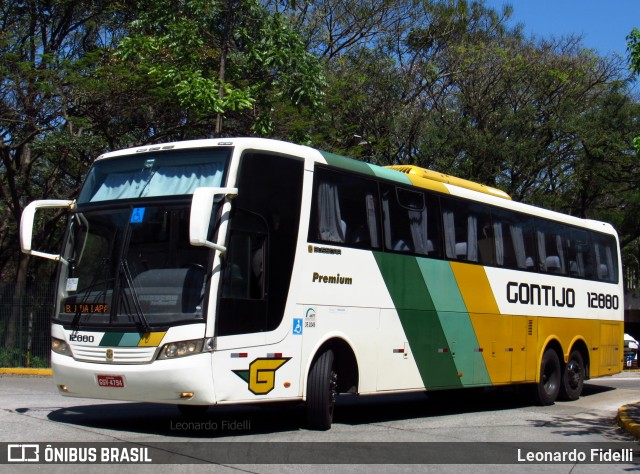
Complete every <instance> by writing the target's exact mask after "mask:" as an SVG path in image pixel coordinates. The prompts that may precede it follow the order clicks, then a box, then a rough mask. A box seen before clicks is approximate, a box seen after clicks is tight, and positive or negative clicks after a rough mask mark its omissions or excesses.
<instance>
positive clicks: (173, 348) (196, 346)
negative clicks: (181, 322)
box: [158, 338, 213, 360]
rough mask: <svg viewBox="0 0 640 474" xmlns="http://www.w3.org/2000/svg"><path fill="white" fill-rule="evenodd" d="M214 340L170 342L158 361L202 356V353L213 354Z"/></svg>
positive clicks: (161, 352)
mask: <svg viewBox="0 0 640 474" xmlns="http://www.w3.org/2000/svg"><path fill="white" fill-rule="evenodd" d="M212 339H213V338H207V339H193V340H191V341H178V342H170V343H169V344H165V345H164V346H163V347H162V349H161V350H160V354H159V355H158V359H159V360H163V359H176V358H178V357H186V356H190V355H194V354H200V353H201V352H211V351H212V350H213V341H212Z"/></svg>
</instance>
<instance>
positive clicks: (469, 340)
mask: <svg viewBox="0 0 640 474" xmlns="http://www.w3.org/2000/svg"><path fill="white" fill-rule="evenodd" d="M418 266H419V267H420V271H421V272H422V277H423V279H424V281H425V283H426V285H427V288H428V289H429V294H430V295H431V298H432V299H433V303H434V306H435V308H436V311H437V313H438V318H439V319H440V325H441V326H442V329H443V331H444V334H445V337H446V338H447V343H448V347H449V348H450V350H451V352H452V353H453V354H454V356H453V361H454V363H455V365H456V369H457V371H458V373H459V374H462V376H461V377H460V381H461V382H462V385H491V378H490V377H489V372H488V371H487V366H486V364H485V362H484V358H483V357H482V353H480V352H478V351H477V350H476V349H477V348H478V346H479V344H478V338H477V337H476V333H475V330H474V329H473V324H472V323H471V318H470V317H469V313H468V312H467V307H466V305H465V304H464V300H463V298H462V294H461V293H460V290H459V289H458V283H457V281H456V279H455V276H454V274H453V270H452V268H451V264H450V263H449V262H446V261H442V260H431V259H426V258H419V259H418Z"/></svg>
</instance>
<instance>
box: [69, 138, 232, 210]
mask: <svg viewBox="0 0 640 474" xmlns="http://www.w3.org/2000/svg"><path fill="white" fill-rule="evenodd" d="M229 155H230V149H228V148H215V149H214V148H198V149H185V150H172V151H162V152H155V153H154V152H150V153H143V154H140V155H134V156H130V155H129V156H126V157H116V158H107V159H103V160H98V161H96V162H95V164H94V165H93V167H92V168H91V171H90V172H89V175H88V176H87V180H86V182H85V185H84V187H83V189H82V192H81V193H80V196H79V197H78V205H83V204H89V203H96V202H103V201H112V200H116V199H136V198H145V197H159V196H180V195H190V194H193V191H194V190H195V189H196V188H198V187H203V186H207V187H219V186H220V185H221V183H222V182H223V178H224V173H225V170H226V165H227V162H228V158H229Z"/></svg>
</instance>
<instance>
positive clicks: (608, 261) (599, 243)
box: [593, 234, 618, 283]
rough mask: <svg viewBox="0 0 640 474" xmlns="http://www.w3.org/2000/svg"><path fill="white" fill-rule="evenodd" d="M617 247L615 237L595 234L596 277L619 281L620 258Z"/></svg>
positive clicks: (614, 281)
mask: <svg viewBox="0 0 640 474" xmlns="http://www.w3.org/2000/svg"><path fill="white" fill-rule="evenodd" d="M615 248H616V243H615V239H613V238H612V237H608V236H604V235H600V234H594V235H593V250H594V257H595V266H596V277H597V279H598V280H600V281H606V282H611V283H617V282H618V260H617V258H616V250H615Z"/></svg>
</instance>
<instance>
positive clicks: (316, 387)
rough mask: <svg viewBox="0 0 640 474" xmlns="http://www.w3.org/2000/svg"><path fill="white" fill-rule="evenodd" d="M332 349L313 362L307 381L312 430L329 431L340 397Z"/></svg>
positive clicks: (307, 408) (309, 418)
mask: <svg viewBox="0 0 640 474" xmlns="http://www.w3.org/2000/svg"><path fill="white" fill-rule="evenodd" d="M333 362H334V355H333V351H332V350H331V349H328V350H326V351H324V352H323V353H322V354H320V356H319V357H317V358H316V360H315V361H314V362H313V365H312V366H311V370H310V371H309V379H308V381H307V403H306V412H307V426H308V427H309V429H312V430H322V431H325V430H328V429H329V428H331V423H332V422H333V410H334V407H335V404H336V397H337V395H338V391H337V385H338V383H337V382H338V374H337V373H336V371H335V368H334V365H333Z"/></svg>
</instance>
